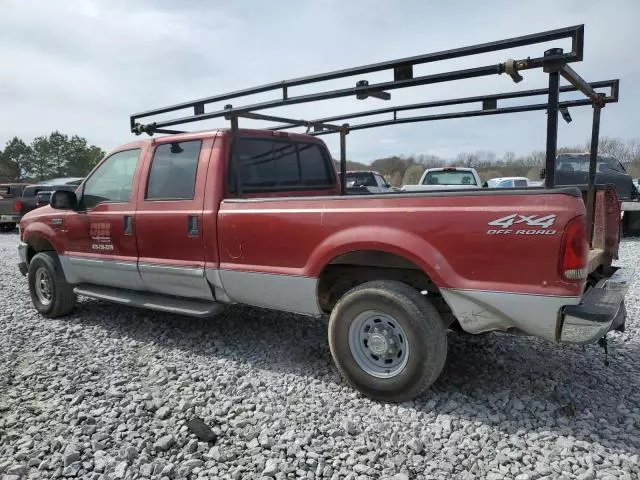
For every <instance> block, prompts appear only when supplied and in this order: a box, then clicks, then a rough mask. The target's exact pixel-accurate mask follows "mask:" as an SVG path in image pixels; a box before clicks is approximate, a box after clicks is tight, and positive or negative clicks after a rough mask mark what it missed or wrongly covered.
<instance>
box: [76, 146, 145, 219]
mask: <svg viewBox="0 0 640 480" xmlns="http://www.w3.org/2000/svg"><path fill="white" fill-rule="evenodd" d="M139 158H140V149H139V148H136V149H133V150H124V151H122V152H116V153H114V154H113V155H111V156H110V157H109V158H107V159H106V160H105V161H104V162H102V164H101V165H100V166H99V167H98V169H97V170H96V171H95V172H93V174H92V175H91V176H90V177H89V178H88V179H87V181H86V182H85V184H84V190H83V192H82V205H83V206H84V207H85V208H88V209H89V208H94V207H95V206H96V205H98V204H99V203H105V202H110V203H125V202H128V201H129V200H130V199H131V189H132V183H133V176H134V174H135V172H136V168H137V166H138V160H139Z"/></svg>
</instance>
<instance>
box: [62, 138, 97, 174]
mask: <svg viewBox="0 0 640 480" xmlns="http://www.w3.org/2000/svg"><path fill="white" fill-rule="evenodd" d="M68 147H69V148H68V154H67V155H68V156H67V169H66V174H67V175H68V176H70V177H84V176H85V175H86V174H87V173H89V172H90V171H91V169H92V168H93V167H95V166H96V164H97V163H98V162H99V161H100V160H101V159H102V157H104V155H105V152H104V151H103V150H102V149H101V148H99V147H96V146H95V145H88V144H87V140H86V139H85V138H82V137H79V136H77V135H74V136H73V137H71V139H70V140H69V143H68Z"/></svg>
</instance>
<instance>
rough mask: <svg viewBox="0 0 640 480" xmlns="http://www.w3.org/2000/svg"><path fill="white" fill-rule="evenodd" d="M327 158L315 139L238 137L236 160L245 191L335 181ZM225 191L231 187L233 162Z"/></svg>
mask: <svg viewBox="0 0 640 480" xmlns="http://www.w3.org/2000/svg"><path fill="white" fill-rule="evenodd" d="M330 162H331V159H330V158H329V156H328V155H327V154H326V152H325V151H324V150H323V149H322V148H321V146H320V145H318V144H317V143H310V142H294V141H290V140H284V139H277V140H276V139H274V140H272V139H265V138H240V139H239V140H238V163H239V168H240V181H241V182H242V183H241V186H242V191H243V192H245V193H259V192H277V191H288V190H289V191H291V190H313V189H316V190H317V189H324V188H330V187H333V186H334V185H335V183H336V179H335V176H334V174H333V170H332V169H331V166H330ZM228 181H229V191H230V192H233V191H234V190H235V188H234V185H235V179H234V178H233V165H231V168H229V178H228Z"/></svg>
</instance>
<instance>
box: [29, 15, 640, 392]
mask: <svg viewBox="0 0 640 480" xmlns="http://www.w3.org/2000/svg"><path fill="white" fill-rule="evenodd" d="M565 37H571V38H572V40H573V41H572V45H573V50H572V52H570V53H567V54H564V53H563V51H562V50H561V49H551V50H547V51H546V52H545V55H544V57H540V58H531V57H527V58H526V59H522V60H518V61H515V60H508V61H507V62H505V63H504V64H499V65H495V64H490V65H487V66H484V67H474V68H472V69H469V70H464V71H454V72H448V73H438V74H435V75H426V76H414V74H413V70H412V66H413V65H414V64H420V63H428V62H432V61H436V60H441V59H447V58H456V57H461V56H465V55H472V54H476V53H478V52H488V51H495V50H499V49H501V48H509V47H519V46H522V45H529V44H534V43H544V42H548V41H550V40H554V39H559V38H565ZM583 37H584V32H583V27H582V26H577V27H569V28H565V29H559V30H555V31H550V32H543V33H541V34H536V35H528V36H525V37H519V38H515V39H510V40H505V41H499V42H492V43H489V44H481V45H476V46H473V47H467V48H457V49H454V50H451V51H446V52H437V53H435V54H426V55H423V56H417V57H411V58H404V59H399V60H395V61H390V62H383V63H379V64H374V65H367V66H363V67H356V68H354V69H347V70H341V71H337V72H329V73H327V74H322V75H318V76H312V77H305V78H300V79H294V80H289V81H283V82H277V83H274V84H269V85H265V86H261V87H257V88H255V89H249V90H242V91H238V92H233V93H230V94H223V95H220V96H217V97H211V98H207V99H199V100H196V101H193V102H187V103H185V104H180V105H175V106H172V107H163V108H160V109H157V110H154V111H150V112H144V113H140V114H136V115H133V116H132V117H131V119H130V123H131V130H132V132H134V133H136V134H142V133H147V134H149V135H153V134H155V133H167V134H168V135H166V136H161V137H157V138H153V139H147V140H142V141H136V142H133V143H130V144H127V145H123V146H121V147H119V148H117V149H115V150H114V151H113V152H111V153H110V154H109V155H108V156H107V157H106V158H105V159H103V161H102V162H101V163H99V164H98V165H97V166H96V167H95V169H94V170H93V171H92V172H91V173H90V174H89V175H88V176H87V177H86V179H85V180H84V181H83V183H82V184H81V185H80V186H79V187H78V189H77V191H76V192H71V191H62V190H59V191H55V192H54V193H53V194H52V195H51V200H50V206H45V207H42V208H39V209H37V210H34V211H32V212H30V213H28V214H26V215H25V216H24V217H23V218H22V220H21V222H20V245H19V253H20V257H21V263H20V266H19V267H20V270H21V272H22V273H23V274H24V275H26V276H27V278H28V284H29V290H30V292H31V298H32V301H33V304H34V306H35V308H36V309H37V310H38V311H39V312H40V313H41V314H42V315H45V316H48V317H55V316H59V315H64V314H67V313H69V312H70V311H71V310H72V309H73V307H74V305H75V303H76V297H77V295H83V296H87V297H93V298H97V299H103V300H108V301H112V302H118V303H122V304H124V305H131V306H138V307H144V308H149V309H154V310H160V311H167V312H175V313H180V314H185V315H195V316H201V317H206V316H210V315H213V314H215V313H216V312H217V311H218V310H219V309H220V307H221V306H222V305H224V304H233V303H236V304H248V305H254V306H259V307H266V308H271V309H277V310H283V311H288V312H295V313H299V314H303V315H309V316H313V317H320V316H323V315H328V316H330V320H329V332H328V337H329V344H330V349H331V354H332V356H333V359H334V361H335V363H336V365H337V367H338V369H339V370H340V372H341V373H342V375H343V376H344V377H345V378H346V379H347V381H349V382H350V383H351V384H352V385H353V386H354V387H355V388H357V389H358V390H359V391H361V392H363V393H364V394H366V395H368V396H370V397H373V398H378V399H384V400H392V401H400V400H405V399H410V398H412V397H414V396H416V395H417V394H419V393H420V392H422V391H423V390H425V389H426V388H427V387H428V386H429V385H431V384H432V383H433V382H434V381H435V380H436V379H437V378H438V376H439V375H440V373H441V371H442V369H443V366H444V364H445V360H446V356H447V329H457V330H460V331H463V332H467V333H470V334H480V333H483V332H490V331H506V332H514V333H520V334H527V335H533V336H536V337H539V338H543V339H545V340H548V341H550V342H554V343H573V344H587V343H594V342H597V341H599V340H601V339H603V338H606V337H605V336H606V334H607V333H608V332H609V331H611V330H622V329H624V324H625V319H626V310H625V306H624V295H625V292H626V289H627V287H628V283H629V278H630V273H629V272H626V271H625V270H624V269H618V268H616V267H612V260H614V259H616V258H617V254H618V244H619V241H620V232H619V230H620V202H619V199H618V198H617V196H616V192H615V188H614V187H613V186H606V187H603V186H597V187H596V186H595V184H594V182H592V181H591V180H590V182H589V186H588V188H587V190H586V191H583V192H581V190H580V189H578V188H576V187H568V188H553V187H554V185H553V179H554V175H552V174H549V175H547V178H546V180H545V182H546V183H545V188H526V189H488V188H480V187H478V188H476V189H468V190H464V191H463V190H437V191H431V192H389V193H378V194H366V195H349V194H348V191H347V190H348V189H347V188H346V186H347V182H346V154H345V138H346V134H347V133H348V132H349V131H356V130H360V129H364V128H372V127H379V126H383V125H391V124H397V123H406V122H416V121H431V120H436V119H446V118H462V117H465V116H466V117H477V116H483V115H488V114H489V115H498V114H502V113H514V112H526V111H543V110H544V111H546V112H547V116H546V118H547V156H546V160H547V163H546V165H547V169H548V171H549V172H553V169H554V160H555V157H556V141H557V119H558V112H559V110H560V109H562V108H568V107H571V108H574V107H577V106H593V112H594V122H593V125H594V127H593V132H592V151H593V152H596V153H597V139H598V130H597V128H596V127H597V126H599V118H600V117H599V116H600V110H601V109H602V108H603V107H604V106H605V105H606V104H607V103H610V102H616V101H617V88H618V81H617V80H611V81H605V82H597V83H594V84H586V83H585V82H584V80H582V79H581V78H580V77H579V76H578V75H577V74H576V73H575V72H574V71H573V70H572V69H570V68H568V66H567V65H566V63H568V62H572V61H576V59H581V58H582V41H583ZM529 68H544V69H545V72H547V73H548V74H549V85H550V86H549V89H548V90H546V89H542V90H541V89H538V90H530V91H518V92H515V93H509V92H507V93H499V94H495V95H488V96H482V97H467V98H462V99H454V100H447V101H437V102H431V103H428V104H426V103H422V104H415V105H405V106H400V107H391V108H388V109H377V110H373V111H370V112H364V113H363V112H358V113H356V114H347V115H341V116H337V117H332V118H325V119H322V120H312V121H304V120H297V119H287V118H283V117H279V116H272V115H264V114H261V113H257V112H258V111H263V110H264V109H266V108H270V107H279V106H286V105H289V104H293V103H303V102H309V101H315V100H326V99H329V98H338V97H345V96H349V95H355V96H356V98H358V99H362V100H365V99H367V98H368V97H375V98H379V99H382V100H388V99H389V98H390V94H389V93H388V92H386V90H390V89H395V88H405V87H407V86H412V85H423V84H429V83H436V82H441V81H447V80H458V79H460V78H469V77H473V76H485V75H493V74H498V75H499V74H502V73H507V74H508V75H509V76H511V77H512V78H513V79H514V80H515V81H520V80H522V76H521V75H520V74H519V73H518V69H525V70H526V69H529ZM383 70H391V71H393V75H394V80H393V81H391V82H383V83H381V84H376V85H370V84H369V83H368V82H367V81H364V80H359V81H358V83H357V84H356V87H355V88H345V89H339V90H332V91H323V92H320V93H316V94H309V93H307V94H305V95H302V96H292V95H291V92H290V91H289V88H292V87H295V86H298V85H303V84H311V83H313V82H321V81H325V80H335V79H339V78H342V77H347V76H353V75H364V74H367V73H370V72H374V71H383ZM560 74H562V76H563V77H565V78H568V79H569V80H570V82H571V83H572V86H569V87H559V83H558V82H559V75H560ZM598 87H610V88H611V91H612V94H611V95H610V96H605V95H604V94H602V93H598V92H595V91H594V88H598ZM271 90H282V99H281V100H272V101H266V102H261V103H258V104H255V105H252V106H242V107H233V106H231V105H226V106H225V108H224V109H223V110H218V111H214V112H205V108H204V106H205V105H207V104H210V103H215V102H219V101H227V100H229V99H231V98H236V97H242V96H245V95H248V94H253V93H264V92H267V91H271ZM575 90H580V91H581V92H583V93H584V94H585V95H586V96H587V99H586V100H572V101H570V102H560V101H559V92H560V91H563V92H565V91H575ZM539 95H545V96H546V97H547V99H548V100H547V103H544V104H531V103H527V104H525V105H523V106H516V107H513V106H509V107H500V106H498V101H502V100H504V99H509V98H511V99H514V98H521V97H527V96H539ZM472 102H481V103H482V109H481V110H471V111H467V112H461V111H456V112H453V113H450V114H440V113H439V114H436V115H426V116H421V117H412V118H408V119H407V118H400V117H398V116H397V113H398V112H404V111H408V110H411V109H420V110H424V109H425V108H430V107H441V106H443V105H458V104H460V105H462V104H464V105H466V104H469V103H472ZM186 108H193V111H194V115H193V116H187V117H179V118H177V119H166V118H165V119H164V120H161V121H156V122H151V123H147V124H141V123H139V122H138V120H139V119H141V118H143V117H148V116H152V115H155V114H167V113H170V112H173V111H180V110H184V109H186ZM385 112H388V113H393V119H392V120H387V121H375V122H372V123H365V124H355V125H350V126H349V125H348V124H341V125H336V124H332V123H330V122H332V121H341V120H346V119H353V118H356V117H362V116H366V115H372V114H376V115H379V114H382V113H385ZM221 117H225V118H228V119H229V120H231V128H230V129H219V130H207V131H202V132H195V133H185V132H181V133H180V132H176V131H174V130H167V129H166V128H165V127H173V126H175V125H179V124H184V123H190V122H194V121H199V120H204V119H211V118H221ZM240 117H242V118H249V119H252V120H256V119H257V120H264V121H272V122H279V123H284V126H283V127H274V128H265V129H261V130H253V129H240V128H239V127H238V118H240ZM301 126H303V127H307V129H308V131H307V133H306V134H299V133H292V132H290V131H287V130H290V129H292V128H298V127H301ZM325 133H339V134H340V174H338V173H337V171H336V168H335V165H334V161H333V159H332V157H331V155H330V153H329V151H328V149H327V147H326V145H325V144H324V143H323V142H322V141H321V140H319V139H318V136H319V135H324V134H325ZM594 146H595V148H593V147H594ZM595 160H596V157H595V154H594V155H592V159H591V164H590V165H591V167H593V168H592V169H593V171H594V172H595ZM591 167H590V168H591Z"/></svg>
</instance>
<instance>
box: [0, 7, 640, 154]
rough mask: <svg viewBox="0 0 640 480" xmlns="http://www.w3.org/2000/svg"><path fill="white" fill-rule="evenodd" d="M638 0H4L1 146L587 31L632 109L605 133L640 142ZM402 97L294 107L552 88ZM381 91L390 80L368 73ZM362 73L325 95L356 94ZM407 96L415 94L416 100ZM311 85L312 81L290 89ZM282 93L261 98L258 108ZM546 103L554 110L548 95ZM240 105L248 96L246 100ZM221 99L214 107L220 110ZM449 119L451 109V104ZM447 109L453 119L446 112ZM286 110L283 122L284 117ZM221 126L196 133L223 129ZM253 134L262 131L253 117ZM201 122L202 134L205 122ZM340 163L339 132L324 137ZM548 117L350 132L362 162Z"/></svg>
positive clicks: (461, 142) (457, 146) (581, 115)
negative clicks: (518, 39) (329, 77)
mask: <svg viewBox="0 0 640 480" xmlns="http://www.w3.org/2000/svg"><path fill="white" fill-rule="evenodd" d="M638 20H640V1H638V0H627V1H624V0H620V1H616V0H607V1H604V0H601V1H598V0H563V1H559V0H549V1H547V0H537V1H536V2H526V6H525V2H517V1H513V0H507V1H498V0H496V1H481V2H480V1H478V2H477V1H472V0H467V1H464V0H458V1H455V2H442V1H427V0H421V1H418V0H413V1H410V0H406V1H396V2H391V1H388V0H387V1H378V0H370V1H356V0H349V1H346V0H323V1H322V2H310V1H309V2H303V1H301V0H293V1H289V0H277V1H276V0H271V1H259V0H252V1H249V0H244V1H225V2H223V1H216V2H213V1H209V2H204V1H198V0H182V1H180V2H178V1H173V0H158V1H151V0H138V1H135V2H133V1H124V0H46V1H45V0H39V1H35V0H4V1H3V3H2V15H0V53H1V58H2V68H0V109H1V110H0V111H1V114H0V145H4V143H5V142H6V141H7V140H8V139H10V138H11V137H13V136H14V135H17V136H19V137H21V138H23V139H25V140H27V141H30V140H31V139H32V138H33V137H34V136H37V135H40V134H43V133H48V132H50V131H52V130H54V129H59V130H61V131H63V132H65V133H68V134H79V135H82V136H85V137H86V138H88V139H89V141H90V142H92V143H95V144H97V145H100V146H101V147H103V148H105V149H107V150H109V149H111V148H114V147H115V146H117V145H118V144H120V143H125V142H127V141H130V140H131V139H132V138H133V136H132V134H131V133H130V132H129V129H128V119H129V114H131V113H134V112H137V111H143V110H147V109H150V108H154V107H160V106H164V105H170V104H172V103H177V102H181V101H185V100H190V99H195V98H198V97H205V96H211V95H215V94H218V93H224V92H226V91H230V90H236V89H240V88H246V87H251V86H255V85H259V84H261V83H268V82H273V81H278V80H283V79H288V78H292V77H297V76H303V75H309V74H314V73H321V72H325V71H329V70H335V69H341V68H346V67H352V66H357V65H362V64H366V63H372V62H378V61H383V60H388V59H393V58H399V57H405V56H410V55H417V54H421V53H428V52H432V51H437V50H443V49H449V48H454V47H459V46H464V45H470V44H475V43H482V42H487V41H492V40H497V39H501V38H507V37H513V36H518V35H524V34H529V33H534V32H538V31H543V30H550V29H554V28H560V27H565V26H570V25H576V24H585V59H584V61H583V62H580V63H574V64H573V67H574V68H575V69H576V70H577V71H578V72H579V73H580V74H582V75H583V76H584V77H585V78H586V79H587V80H589V81H596V80H606V79H610V78H620V81H621V94H620V95H621V99H620V100H621V101H620V103H618V104H612V105H609V106H607V108H606V109H605V110H604V111H603V117H602V127H601V129H602V135H607V136H613V137H618V138H623V139H631V138H640V130H639V129H638V124H639V122H638V115H639V114H638V111H640V63H638V62H637V61H636V59H635V55H636V53H637V49H638V48H640V30H639V29H638V24H639V23H640V22H638ZM552 46H560V47H565V48H566V49H568V44H566V42H565V43H563V42H555V43H552V44H548V45H539V46H536V47H533V48H524V49H519V50H513V51H509V52H504V53H497V54H490V55H485V56H483V57H476V58H466V59H462V60H457V61H454V62H446V63H442V64H437V65H435V64H431V65H423V66H421V67H417V68H416V73H417V74H426V73H435V72H440V71H443V70H446V69H450V68H467V67H473V66H480V65H488V64H492V63H498V62H501V61H504V60H505V59H506V58H509V57H514V58H521V57H523V56H528V55H531V56H540V55H541V54H542V53H543V51H544V50H545V49H546V48H549V47H552ZM524 76H525V80H524V81H523V82H521V83H519V84H517V85H515V84H514V83H513V82H511V80H510V79H509V78H508V77H506V76H504V75H502V76H495V77H484V78H482V79H473V80H463V81H459V82H455V83H449V84H440V85H430V86H424V87H417V88H414V89H407V90H406V91H402V92H400V91H394V92H392V99H391V101H389V102H383V101H381V100H376V99H370V100H366V101H365V102H363V101H357V100H355V99H341V100H334V101H327V102H322V103H318V104H314V105H303V106H296V107H290V108H288V109H286V110H281V111H280V112H279V113H282V114H288V115H291V116H295V117H304V118H314V117H318V116H324V115H332V114H337V113H346V112H350V111H352V110H360V109H363V108H374V107H378V108H379V107H383V106H389V105H393V104H398V105H400V104H403V103H411V102H419V101H429V100H436V99H442V98H450V97H461V96H469V95H476V94H482V93H490V92H502V91H512V90H518V89H531V88H541V87H545V86H546V76H545V75H543V74H542V73H541V72H538V71H535V72H525V73H524ZM366 78H367V79H368V80H369V81H370V82H371V83H373V82H375V81H382V80H387V79H391V78H390V77H389V75H388V74H376V75H368V76H367V77H366ZM355 80H357V79H347V80H346V83H345V81H344V80H343V81H339V82H332V83H329V84H327V85H326V86H327V87H332V88H340V87H347V86H353V84H354V82H355ZM409 90H410V91H409ZM306 91H308V90H307V89H306V88H303V87H300V88H298V89H296V90H292V91H291V92H290V94H291V95H294V94H301V93H305V92H306ZM268 98H273V96H269V95H262V96H257V97H253V98H247V99H246V100H245V101H254V100H255V101H258V100H264V99H268ZM535 100H536V101H544V98H537V99H535ZM236 104H239V103H236ZM220 106H221V105H216V107H220ZM449 110H450V109H449ZM440 111H443V110H440ZM273 113H276V112H275V111H274V112H273ZM571 114H572V117H573V122H572V123H571V124H568V125H567V124H565V123H564V122H561V125H560V143H561V144H563V145H574V144H583V143H585V142H586V140H587V139H588V137H589V134H590V122H591V109H590V108H589V107H586V108H582V109H580V110H578V109H576V110H574V111H572V112H571ZM224 124H225V123H224V121H212V122H211V123H205V124H202V125H198V128H209V127H215V126H223V125H224ZM241 125H246V126H253V125H256V126H259V124H257V123H254V122H250V121H249V122H247V121H245V122H244V123H242V124H241ZM194 128H195V127H194ZM325 139H326V140H327V142H328V144H329V146H330V148H331V149H332V151H333V152H334V153H335V154H336V156H337V150H336V142H335V140H337V139H331V138H329V137H325ZM544 142H545V113H544V112H534V113H523V114H515V115H500V116H495V117H487V118H483V119H474V118H470V119H460V120H447V121H440V122H428V123H422V124H410V125H398V126H391V127H384V128H380V129H373V130H366V131H361V132H353V133H352V134H351V135H350V136H349V138H348V156H349V158H350V159H353V160H359V161H365V162H370V161H371V160H373V159H375V158H378V157H382V156H385V155H390V154H415V153H429V154H435V155H440V156H443V157H446V158H452V157H455V155H457V154H458V153H460V152H468V151H476V150H493V151H495V152H496V153H497V154H498V155H501V154H503V153H504V152H505V151H514V152H516V153H527V152H528V151H531V150H534V149H543V148H544Z"/></svg>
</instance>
